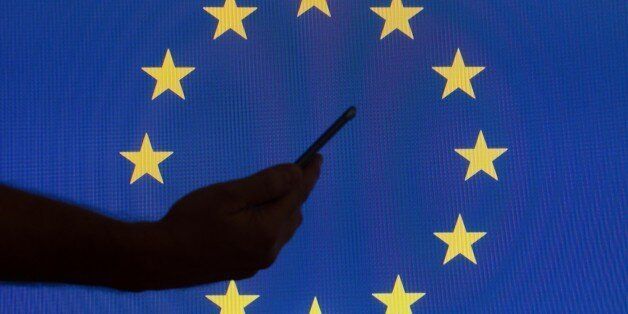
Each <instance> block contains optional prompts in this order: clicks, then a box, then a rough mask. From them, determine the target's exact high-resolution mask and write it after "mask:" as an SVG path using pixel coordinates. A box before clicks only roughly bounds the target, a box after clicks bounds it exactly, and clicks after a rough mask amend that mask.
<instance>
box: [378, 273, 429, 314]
mask: <svg viewBox="0 0 628 314" xmlns="http://www.w3.org/2000/svg"><path fill="white" fill-rule="evenodd" d="M424 295H425V293H423V292H419V293H410V292H408V293H406V290H405V289H404V288H403V283H402V282H401V276H399V275H397V280H395V286H394V287H393V291H392V292H391V293H373V296H374V297H375V298H376V299H378V300H379V301H381V302H382V303H384V304H386V314H412V309H410V307H411V305H412V304H413V303H414V302H416V301H418V300H419V299H420V298H422V297H423V296H424Z"/></svg>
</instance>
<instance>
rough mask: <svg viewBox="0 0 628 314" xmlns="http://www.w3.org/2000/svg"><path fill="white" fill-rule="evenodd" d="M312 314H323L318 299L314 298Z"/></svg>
mask: <svg viewBox="0 0 628 314" xmlns="http://www.w3.org/2000/svg"><path fill="white" fill-rule="evenodd" d="M310 314H322V312H321V307H320V306H319V305H318V299H316V297H314V301H313V302H312V307H311V308H310Z"/></svg>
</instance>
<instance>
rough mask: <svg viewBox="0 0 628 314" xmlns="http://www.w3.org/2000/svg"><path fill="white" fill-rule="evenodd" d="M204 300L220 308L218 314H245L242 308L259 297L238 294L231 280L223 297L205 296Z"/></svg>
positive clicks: (236, 287)
mask: <svg viewBox="0 0 628 314" xmlns="http://www.w3.org/2000/svg"><path fill="white" fill-rule="evenodd" d="M205 298H207V300H209V301H212V302H213V303H214V304H216V305H218V307H220V314H245V312H244V308H245V307H247V306H248V305H249V304H251V303H253V301H255V300H256V299H257V298H259V295H244V294H240V292H239V291H238V286H237V285H236V283H235V281H233V280H231V281H230V282H229V286H228V287H227V292H226V293H225V294H224V295H206V296H205Z"/></svg>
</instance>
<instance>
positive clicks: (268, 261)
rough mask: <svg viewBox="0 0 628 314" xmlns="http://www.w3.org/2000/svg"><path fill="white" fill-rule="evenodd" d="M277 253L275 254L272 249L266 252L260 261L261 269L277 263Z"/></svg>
mask: <svg viewBox="0 0 628 314" xmlns="http://www.w3.org/2000/svg"><path fill="white" fill-rule="evenodd" d="M276 257H277V255H276V254H273V253H272V251H270V252H266V254H265V255H264V256H262V257H261V258H260V259H259V260H258V262H259V264H258V266H259V269H267V268H269V267H270V266H272V265H273V264H274V263H275V259H276Z"/></svg>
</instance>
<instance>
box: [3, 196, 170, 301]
mask: <svg viewBox="0 0 628 314" xmlns="http://www.w3.org/2000/svg"><path fill="white" fill-rule="evenodd" d="M153 229H154V228H153V224H148V223H146V224H128V223H123V222H120V221H117V220H114V219H111V218H108V217H105V216H102V215H99V214H96V213H94V212H90V211H87V210H84V209H82V208H80V207H77V206H74V205H69V204H65V203H62V202H58V201H54V200H50V199H46V198H43V197H40V196H35V195H31V194H28V193H25V192H21V191H17V190H15V189H12V188H9V187H5V186H0V252H1V254H2V255H1V256H0V280H4V281H38V282H68V283H79V284H88V285H104V286H111V287H115V288H119V289H125V290H138V289H143V288H145V287H141V285H142V283H141V281H142V279H141V278H139V277H142V276H144V277H146V276H148V275H147V274H146V273H145V272H146V270H145V269H144V265H143V264H145V263H146V259H150V258H156V256H149V255H150V254H154V251H156V250H157V247H156V246H157V245H158V243H156V242H158V241H162V240H163V239H162V238H160V239H157V233H156V232H153ZM164 249H165V248H164ZM151 251H153V252H151ZM146 288H148V287H146Z"/></svg>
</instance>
